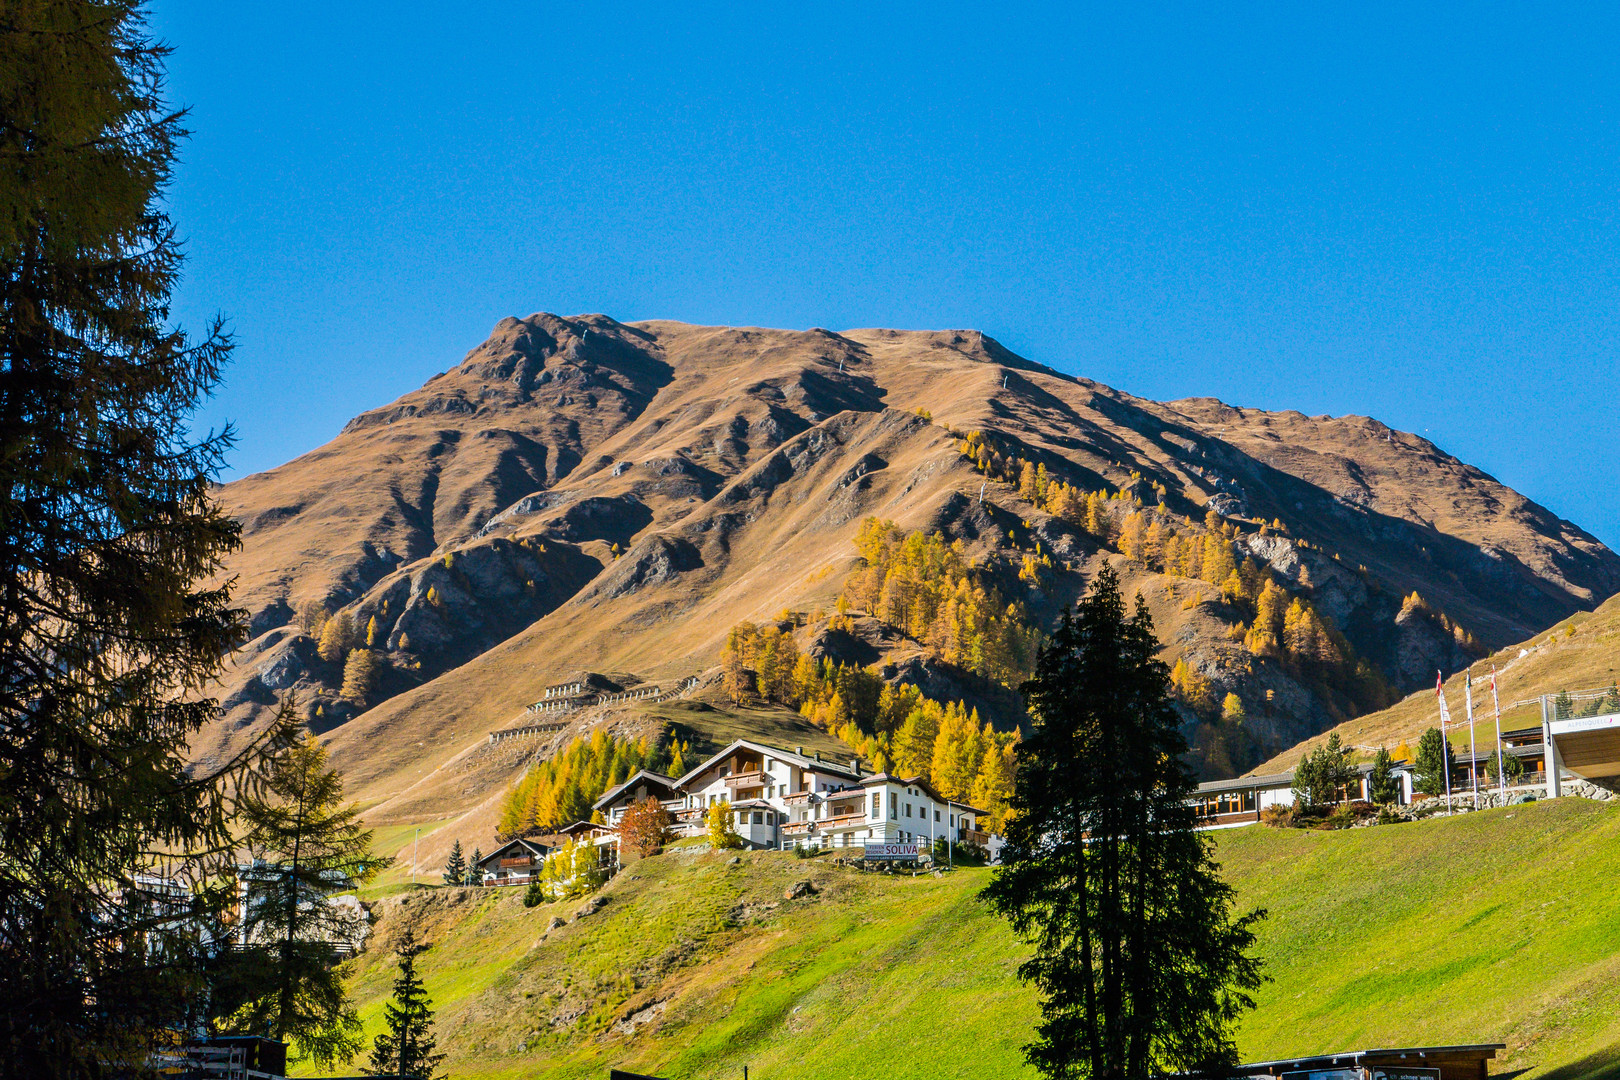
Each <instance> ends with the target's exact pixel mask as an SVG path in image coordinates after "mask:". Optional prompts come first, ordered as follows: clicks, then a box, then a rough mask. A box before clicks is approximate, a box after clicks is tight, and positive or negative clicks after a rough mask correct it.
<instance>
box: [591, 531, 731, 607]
mask: <svg viewBox="0 0 1620 1080" xmlns="http://www.w3.org/2000/svg"><path fill="white" fill-rule="evenodd" d="M702 566H703V556H702V555H701V554H699V553H698V549H697V548H696V547H694V546H693V545H692V543H691V542H690V541H688V540H683V539H681V538H680V537H675V536H649V537H648V538H647V539H645V540H643V541H642V542H641V543H639V544H637V545H636V546H635V547H634V548H632V549H631V550H630V553H629V554H628V555H625V556H624V557H623V558H621V559H619V560H618V561H617V562H615V563H614V564H613V565H612V566H611V567H610V568H609V569H608V570H607V572H606V573H604V574H603V575H602V580H601V581H600V583H598V584H597V585H595V586H593V587H592V588H591V589H590V590H589V591H587V592H586V593H584V594H582V595H581V597H580V600H581V601H585V600H594V599H598V598H600V599H604V600H611V599H613V598H615V597H619V596H624V595H626V594H628V593H633V592H635V591H636V590H637V589H643V588H646V587H647V586H649V585H661V584H663V583H664V582H667V581H673V580H675V578H676V577H678V576H680V575H681V574H684V573H686V572H688V571H690V570H697V569H699V568H701V567H702Z"/></svg>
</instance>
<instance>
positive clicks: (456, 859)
mask: <svg viewBox="0 0 1620 1080" xmlns="http://www.w3.org/2000/svg"><path fill="white" fill-rule="evenodd" d="M466 880H467V857H466V856H465V855H463V854H462V853H461V841H460V840H459V839H458V840H457V841H456V842H455V844H454V846H452V847H451V848H450V858H449V859H448V860H447V861H446V862H445V864H444V883H445V884H446V885H460V884H462V883H464V882H465V881H466Z"/></svg>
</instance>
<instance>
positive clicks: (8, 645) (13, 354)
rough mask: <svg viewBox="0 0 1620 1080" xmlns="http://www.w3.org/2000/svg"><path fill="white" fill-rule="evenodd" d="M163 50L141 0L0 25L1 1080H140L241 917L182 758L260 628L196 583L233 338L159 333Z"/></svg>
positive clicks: (86, 0) (163, 311)
mask: <svg viewBox="0 0 1620 1080" xmlns="http://www.w3.org/2000/svg"><path fill="white" fill-rule="evenodd" d="M167 54H168V50H167V49H165V48H163V47H161V46H159V45H156V44H154V43H153V41H152V40H151V39H150V37H149V36H148V33H147V29H146V25H145V13H144V5H142V4H140V3H138V2H134V0H97V2H90V0H83V2H74V0H8V2H7V3H6V4H5V5H4V7H3V9H0V160H3V161H4V162H5V167H4V168H3V169H0V780H3V782H0V955H3V956H4V957H5V962H4V963H3V964H0V1076H28V1077H43V1078H53V1077H78V1076H88V1075H101V1074H105V1073H106V1072H107V1071H109V1070H111V1069H114V1068H117V1067H120V1066H121V1065H122V1066H131V1067H134V1066H139V1065H142V1064H144V1062H145V1061H146V1060H148V1059H147V1054H148V1052H149V1050H150V1048H151V1045H152V1043H153V1042H154V1041H156V1040H160V1039H163V1038H165V1037H166V1035H165V1032H166V1030H174V1029H176V1028H179V1027H182V1026H184V1025H185V1024H186V1023H188V1022H189V1019H190V1017H191V1016H192V1015H193V1014H194V1010H197V1009H200V1008H202V1000H203V990H204V988H205V980H204V979H203V977H202V975H201V974H200V970H199V969H200V964H201V962H202V956H201V954H202V951H203V950H202V946H203V945H204V944H205V942H206V939H207V936H208V935H207V934H206V933H205V932H204V927H206V926H207V925H208V924H209V923H211V922H212V921H213V920H214V918H215V917H216V916H217V915H218V914H219V911H220V909H221V907H222V906H223V905H224V904H225V903H226V902H227V900H228V890H225V889H212V888H209V887H207V885H208V883H209V882H219V881H220V880H221V875H220V870H221V867H222V865H223V863H224V862H225V860H226V859H227V858H228V854H227V852H228V848H229V844H230V835H229V826H230V820H229V818H230V815H229V807H228V792H229V790H230V788H231V787H232V785H231V784H230V783H228V782H226V777H225V776H223V775H221V774H208V773H204V774H201V775H197V774H193V773H192V772H191V771H189V770H188V768H187V764H188V762H187V743H188V741H189V740H190V738H191V737H192V735H193V734H195V733H196V732H197V730H198V729H199V728H201V727H202V725H203V724H205V723H207V722H208V721H209V720H210V719H212V718H213V717H214V716H215V715H216V713H217V709H216V706H215V703H214V702H213V701H211V700H209V699H207V698H206V697H203V696H202V695H201V694H200V693H198V691H200V690H201V689H202V688H203V687H205V686H207V685H208V684H209V682H210V681H211V679H212V678H213V677H214V676H215V675H216V674H217V673H218V671H219V669H220V666H221V664H222V663H223V662H224V660H225V659H226V657H227V656H228V654H229V652H230V650H231V649H232V647H234V646H235V645H237V644H238V643H240V642H241V641H242V640H243V638H244V631H245V628H246V624H245V613H244V612H242V611H240V610H237V609H235V608H233V607H232V606H231V604H230V596H229V590H228V587H227V586H224V585H210V584H207V583H208V582H209V580H210V579H211V578H213V577H214V575H215V574H216V573H217V572H218V571H219V570H220V568H221V562H220V561H221V559H222V557H223V556H224V555H226V554H227V553H229V552H231V551H233V550H234V549H235V548H236V547H237V546H238V534H239V528H238V526H237V524H236V523H235V522H233V521H231V520H230V519H229V518H228V517H226V516H225V514H224V513H223V512H222V511H221V509H220V507H219V506H218V504H217V503H216V502H215V501H214V498H213V496H212V493H211V487H210V484H211V480H212V478H213V477H214V476H215V475H216V474H217V472H218V470H219V467H220V465H221V463H222V459H223V455H224V453H225V451H226V450H227V449H228V448H229V446H230V443H231V435H230V432H229V430H228V429H227V430H226V431H223V432H218V433H212V432H211V433H209V434H207V435H205V436H202V437H196V436H195V435H194V434H193V432H192V431H191V428H190V426H189V423H190V418H191V416H192V414H193V413H194V411H195V409H196V408H197V406H198V404H199V403H200V402H201V401H202V400H203V399H204V398H206V397H207V395H208V394H210V393H211V392H212V390H213V388H214V386H215V385H216V384H217V382H218V379H219V372H220V369H221V367H222V365H223V364H224V363H225V362H226V360H227V358H228V356H229V353H230V349H231V341H230V337H229V335H228V334H227V333H225V332H224V331H223V329H222V327H221V325H220V324H219V322H218V321H217V320H216V321H215V323H214V324H213V325H212V326H210V327H209V328H208V329H207V330H206V332H205V333H204V334H202V335H201V336H200V337H191V336H188V334H187V333H185V332H184V331H182V330H181V329H179V328H177V327H175V326H174V325H172V324H171V323H170V321H169V297H170V292H171V290H172V289H173V287H174V284H175V281H176V279H177V277H178V275H179V273H180V269H181V264H182V261H183V252H182V250H181V247H180V245H179V243H178V242H177V240H176V238H175V233H174V229H173V226H172V225H171V223H170V221H169V219H168V217H167V216H166V214H165V212H164V208H163V205H162V195H163V191H164V189H165V187H166V186H167V184H168V183H169V181H170V178H171V170H172V167H173V165H174V161H175V155H176V151H177V147H178V144H179V142H180V141H181V140H182V139H183V138H184V136H185V130H184V116H183V112H181V111H177V110H174V109H172V108H171V107H170V106H169V105H168V104H167V102H166V100H165V98H166V91H165V87H164V81H163V73H164V72H163V69H164V63H165V59H166V56H167ZM233 764H234V763H233ZM163 927H167V928H168V931H169V932H167V933H165V934H160V935H155V934H153V933H151V932H152V931H154V930H156V929H159V928H163ZM181 928H187V929H184V930H182V929H181Z"/></svg>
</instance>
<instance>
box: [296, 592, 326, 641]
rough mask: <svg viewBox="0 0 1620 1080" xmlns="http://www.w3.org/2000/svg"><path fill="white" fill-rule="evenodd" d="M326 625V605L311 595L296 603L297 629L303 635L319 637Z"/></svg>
mask: <svg viewBox="0 0 1620 1080" xmlns="http://www.w3.org/2000/svg"><path fill="white" fill-rule="evenodd" d="M325 626H326V605H325V604H323V603H321V602H320V601H319V600H316V599H314V598H313V597H312V598H310V599H308V600H305V601H304V602H303V603H301V604H299V605H298V629H299V630H300V631H301V632H303V633H304V634H305V635H307V636H309V637H312V638H316V639H317V640H318V639H319V638H320V634H321V630H322V629H323V628H324V627H325Z"/></svg>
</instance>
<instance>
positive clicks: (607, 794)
mask: <svg viewBox="0 0 1620 1080" xmlns="http://www.w3.org/2000/svg"><path fill="white" fill-rule="evenodd" d="M638 780H649V781H651V782H652V783H655V784H660V785H662V786H663V787H666V788H668V789H669V790H670V791H679V790H680V786H681V785H680V781H678V780H676V779H675V778H674V777H673V776H665V775H664V774H663V773H655V772H652V771H651V770H648V769H637V770H636V771H635V772H634V773H632V774H630V779H628V780H626V781H625V782H624V783H622V784H619V785H617V786H616V787H610V788H608V789H607V790H606V791H604V792H602V797H601V798H600V799H597V800H596V801H595V802H594V803H592V804H591V809H592V810H600V809H602V808H603V807H604V806H607V805H608V804H609V803H611V802H612V801H613V800H614V799H617V798H618V797H619V795H620V794H621V793H622V792H624V791H627V790H629V789H630V788H632V787H634V786H635V784H636V782H637V781H638Z"/></svg>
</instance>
